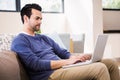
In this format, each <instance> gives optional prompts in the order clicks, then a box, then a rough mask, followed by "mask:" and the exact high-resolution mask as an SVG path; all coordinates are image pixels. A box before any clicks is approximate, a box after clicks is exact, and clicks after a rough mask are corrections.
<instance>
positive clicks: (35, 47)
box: [11, 4, 119, 80]
mask: <svg viewBox="0 0 120 80" xmlns="http://www.w3.org/2000/svg"><path fill="white" fill-rule="evenodd" d="M41 10H42V8H41V7H40V6H39V5H37V4H27V5H25V6H24V7H23V8H22V10H21V19H22V22H23V31H22V32H21V33H20V34H19V35H18V36H17V37H16V38H15V39H14V40H13V42H12V45H11V50H12V51H15V52H16V53H17V54H18V56H19V58H20V60H21V62H22V63H23V65H24V66H25V68H26V70H27V72H28V75H29V77H30V79H31V80H118V79H119V72H118V66H117V65H116V63H115V62H114V61H112V60H110V59H109V60H102V61H101V62H97V63H93V64H89V65H84V66H77V67H71V68H66V69H63V68H62V66H64V65H69V64H74V63H76V62H80V61H81V62H83V61H86V60H89V59H90V58H91V55H90V54H81V55H77V56H76V55H71V54H70V53H69V52H68V51H67V50H65V49H62V48H60V47H59V45H58V44H56V43H55V42H54V41H53V40H52V39H50V38H49V37H47V36H45V35H41V34H35V31H38V30H40V25H41V23H42V13H41Z"/></svg>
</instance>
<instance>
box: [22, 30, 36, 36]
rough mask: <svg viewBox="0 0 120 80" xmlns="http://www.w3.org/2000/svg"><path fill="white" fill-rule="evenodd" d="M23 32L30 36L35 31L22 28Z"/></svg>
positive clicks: (33, 34)
mask: <svg viewBox="0 0 120 80" xmlns="http://www.w3.org/2000/svg"><path fill="white" fill-rule="evenodd" d="M22 32H23V33H25V34H27V35H31V36H35V33H34V32H32V31H29V30H26V29H23V30H22Z"/></svg>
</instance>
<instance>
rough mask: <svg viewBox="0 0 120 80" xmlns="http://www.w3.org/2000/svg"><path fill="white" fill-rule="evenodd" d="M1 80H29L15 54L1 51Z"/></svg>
mask: <svg viewBox="0 0 120 80" xmlns="http://www.w3.org/2000/svg"><path fill="white" fill-rule="evenodd" d="M0 80H29V78H28V75H27V73H26V71H25V70H24V68H23V66H22V65H21V62H20V61H19V59H18V57H17V55H16V53H15V52H12V51H10V50H3V51H0Z"/></svg>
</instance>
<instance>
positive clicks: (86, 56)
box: [70, 54, 92, 62]
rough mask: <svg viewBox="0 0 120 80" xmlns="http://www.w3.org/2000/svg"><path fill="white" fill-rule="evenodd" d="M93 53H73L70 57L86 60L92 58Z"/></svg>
mask: <svg viewBox="0 0 120 80" xmlns="http://www.w3.org/2000/svg"><path fill="white" fill-rule="evenodd" d="M91 56H92V55H91V54H75V55H71V56H70V59H78V61H77V62H80V61H81V62H84V61H86V60H90V59H91Z"/></svg>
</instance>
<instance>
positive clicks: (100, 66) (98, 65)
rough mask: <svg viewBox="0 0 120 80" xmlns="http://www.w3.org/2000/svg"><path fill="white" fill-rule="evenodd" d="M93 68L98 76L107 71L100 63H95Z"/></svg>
mask: <svg viewBox="0 0 120 80" xmlns="http://www.w3.org/2000/svg"><path fill="white" fill-rule="evenodd" d="M94 68H95V69H96V72H98V74H99V73H104V72H108V69H107V67H106V65H105V64H103V63H101V62H98V63H95V67H94Z"/></svg>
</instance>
